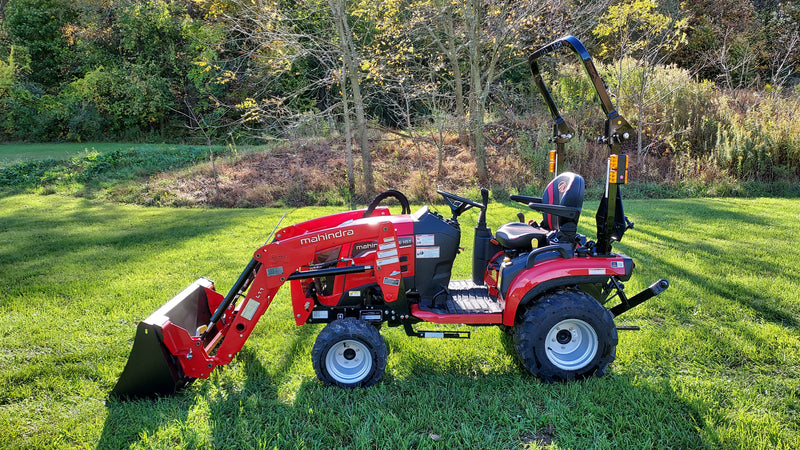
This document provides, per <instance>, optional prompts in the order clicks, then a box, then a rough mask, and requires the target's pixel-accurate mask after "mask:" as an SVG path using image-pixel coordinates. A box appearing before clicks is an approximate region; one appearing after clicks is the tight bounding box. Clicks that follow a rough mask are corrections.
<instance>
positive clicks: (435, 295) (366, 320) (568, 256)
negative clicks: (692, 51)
mask: <svg viewBox="0 0 800 450" xmlns="http://www.w3.org/2000/svg"><path fill="white" fill-rule="evenodd" d="M564 45H566V46H568V47H570V48H571V49H572V50H573V51H574V52H575V53H576V54H577V55H578V56H579V57H580V58H581V60H582V62H583V64H584V66H585V68H586V70H587V72H588V74H589V77H590V78H591V80H592V82H593V84H594V87H595V88H596V90H597V93H598V95H599V97H600V100H601V102H602V105H603V109H604V111H605V113H606V121H605V123H606V125H605V133H604V136H602V137H601V138H600V143H601V144H604V145H606V146H608V148H609V150H610V151H611V156H610V158H609V160H608V177H607V182H606V189H605V192H604V195H603V197H602V199H601V202H600V206H599V208H598V212H597V215H596V219H597V236H596V240H594V241H593V240H589V239H587V237H586V236H583V235H581V234H579V233H578V232H577V224H578V219H579V217H580V214H581V207H582V204H583V197H584V180H583V178H581V177H580V176H579V175H576V174H574V173H562V174H560V175H558V176H556V177H555V178H554V179H553V181H552V182H551V183H550V184H549V185H548V186H547V188H546V189H545V191H544V193H543V195H542V197H541V198H538V197H527V196H522V195H512V196H511V199H512V200H515V201H518V202H520V203H522V204H524V205H526V206H527V207H529V208H531V209H533V210H534V211H538V212H540V213H541V214H542V219H541V221H539V222H538V223H537V222H534V221H530V222H525V220H524V218H523V217H522V214H520V215H519V217H520V221H518V222H512V223H507V224H505V225H503V226H501V227H499V228H498V229H497V230H496V231H495V232H494V233H492V231H491V230H490V229H489V228H488V227H487V226H486V213H487V206H488V203H489V193H488V191H487V190H485V189H484V190H482V192H481V194H482V198H481V200H480V201H479V202H478V201H474V200H471V199H468V198H464V197H461V196H458V195H455V194H452V193H448V192H443V191H439V194H441V195H442V197H443V198H444V200H445V202H446V203H447V205H449V207H450V210H451V214H452V215H451V217H442V215H440V214H438V213H436V212H434V211H432V210H430V209H428V207H423V208H421V209H420V210H418V211H416V212H413V213H412V212H411V209H410V208H409V204H408V200H407V199H406V197H405V196H404V195H403V194H401V193H400V192H397V191H387V192H384V193H382V194H381V195H379V196H378V197H377V198H376V199H375V201H373V202H372V204H370V205H369V207H368V208H366V209H362V210H355V211H346V212H342V213H339V214H334V215H330V216H326V217H320V218H318V219H313V220H309V221H307V222H303V223H298V224H295V225H291V226H289V227H286V228H283V229H280V230H278V231H277V233H275V232H274V231H273V233H274V239H272V240H271V241H270V242H268V243H267V244H265V245H263V246H261V247H260V248H258V249H257V250H256V251H255V253H254V255H253V259H252V260H251V261H250V263H249V264H248V265H247V267H246V268H245V269H244V271H243V272H242V274H241V276H240V277H239V279H238V280H237V281H236V283H235V284H234V285H233V287H232V288H231V289H230V291H229V292H228V294H227V295H225V296H223V295H221V294H220V293H218V292H217V291H216V290H215V289H214V284H213V283H212V282H211V281H209V280H208V279H205V278H201V279H199V280H197V281H195V282H194V283H193V284H192V285H190V286H189V287H187V288H186V289H185V290H184V291H183V292H181V293H180V294H178V295H177V296H176V297H174V298H173V299H172V300H171V301H169V302H168V303H167V304H165V305H164V306H162V307H161V308H159V309H158V310H157V311H156V312H155V313H153V314H152V315H150V316H149V317H148V318H147V319H146V320H144V321H142V322H141V323H139V325H138V329H137V333H136V339H135V341H134V346H133V350H132V352H131V355H130V359H129V361H128V364H127V365H126V367H125V370H124V371H123V373H122V375H121V376H120V379H119V381H118V383H117V385H116V387H115V388H114V390H113V392H112V395H115V396H119V397H142V396H152V395H167V394H172V393H174V392H175V391H176V390H177V389H178V388H180V387H182V386H185V385H186V384H188V383H190V382H192V381H193V380H194V379H196V378H207V377H208V376H209V375H210V374H211V371H212V370H214V368H215V367H217V366H220V365H225V364H228V363H230V362H231V360H232V359H233V357H234V356H235V355H236V354H237V353H238V352H239V351H240V350H241V349H242V347H243V345H244V343H245V341H247V338H248V337H249V336H250V333H251V332H252V331H253V329H254V328H255V326H256V324H257V323H258V320H259V318H261V316H262V315H263V314H264V312H265V311H266V310H267V308H268V307H269V305H270V303H271V302H272V301H273V300H274V298H275V295H276V294H277V292H278V289H279V288H280V287H281V286H282V285H283V284H284V283H286V282H289V284H290V287H291V299H292V309H293V314H294V320H295V322H296V324H297V325H304V324H308V323H325V324H327V325H326V326H325V327H324V328H323V329H322V331H321V332H320V333H319V336H318V337H317V339H316V342H315V343H314V347H313V349H312V352H311V358H312V362H313V366H314V370H315V371H316V373H317V376H318V377H319V379H320V380H322V381H323V382H324V383H327V384H334V385H338V386H341V387H348V388H349V387H356V386H370V385H372V384H374V383H376V382H377V381H378V380H380V379H381V377H382V375H383V372H384V368H385V366H386V357H387V350H386V344H385V343H384V340H383V338H382V337H381V334H380V329H381V325H383V324H386V325H387V326H390V327H395V326H402V327H403V329H404V330H405V332H406V333H407V334H408V335H409V336H412V337H420V338H468V337H469V332H467V331H426V330H423V329H420V325H421V324H424V323H426V322H427V323H434V324H463V325H472V326H486V325H495V326H500V327H502V328H504V329H505V330H506V331H507V332H509V333H510V334H511V335H512V336H513V341H514V345H515V348H516V351H517V353H518V355H519V359H520V361H521V362H522V364H523V365H524V366H525V368H526V369H528V371H530V372H531V373H532V374H533V375H535V376H537V377H539V378H540V379H542V380H545V381H557V380H573V379H581V378H585V377H589V376H593V375H594V376H602V375H603V374H604V373H605V372H606V370H607V368H608V365H609V364H610V363H611V362H612V361H613V360H614V358H615V355H616V346H617V327H616V326H615V324H614V318H615V317H616V316H619V315H620V314H622V313H624V312H625V311H628V310H629V309H631V308H633V307H635V306H636V305H638V304H640V303H642V302H644V301H645V300H647V299H649V298H651V297H653V296H655V295H658V294H659V293H660V292H662V291H663V290H664V289H666V288H667V287H668V283H667V281H666V280H663V279H662V280H659V281H657V282H655V283H654V284H652V285H651V286H650V287H649V288H647V289H645V290H644V291H642V292H640V293H638V294H636V295H634V296H633V297H628V296H626V294H625V293H624V292H623V284H622V283H623V282H624V281H627V280H628V279H629V278H630V277H631V274H632V272H633V268H634V263H633V260H632V259H631V258H629V257H628V256H625V255H623V254H619V253H614V252H613V251H612V249H611V246H612V243H613V242H615V241H619V240H620V239H621V238H622V235H623V234H624V233H625V231H626V230H627V229H629V228H632V227H633V224H632V223H631V222H629V221H628V219H627V217H625V214H624V211H623V208H622V197H621V195H620V185H621V184H624V183H625V182H626V181H627V180H626V179H627V172H626V164H627V163H626V161H627V159H626V157H625V155H622V154H618V150H619V147H620V144H621V143H622V142H623V141H625V140H627V139H628V138H629V137H630V132H631V127H630V126H629V125H628V123H627V122H626V121H625V119H623V118H622V117H621V116H620V115H619V114H618V113H617V111H616V110H615V109H614V108H613V105H612V103H611V100H610V98H609V96H608V93H607V92H606V90H605V88H604V86H603V83H602V80H601V79H600V76H599V75H598V73H597V71H596V69H595V67H594V64H593V63H592V60H591V57H590V56H589V54H588V53H587V52H586V49H585V48H584V46H583V45H582V44H581V42H580V41H579V40H577V39H576V38H574V37H572V36H567V37H565V38H563V39H560V40H557V41H555V42H553V43H551V44H549V45H547V46H545V47H543V48H541V49H539V50H538V51H536V52H534V53H533V55H531V57H530V60H529V61H530V65H531V69H532V72H533V75H534V79H535V82H536V84H537V86H538V88H539V90H540V91H541V93H542V95H543V96H544V98H545V101H546V103H547V105H548V108H549V109H550V112H551V114H552V116H553V118H554V121H555V125H554V127H553V130H554V132H553V137H552V141H553V142H554V143H555V144H556V149H555V150H554V151H552V152H551V172H553V173H557V162H558V153H559V151H560V150H562V151H563V149H564V144H565V143H566V142H567V141H568V140H569V139H570V138H571V137H572V133H573V131H572V129H571V128H570V127H569V126H568V125H567V124H566V122H564V119H563V118H562V117H561V115H560V114H559V112H558V109H557V108H556V106H555V103H554V102H553V99H552V97H551V96H550V93H549V91H548V90H547V88H546V86H545V85H544V83H543V81H542V77H541V75H540V73H539V67H538V65H537V59H538V58H539V57H541V56H542V55H544V54H546V53H549V52H551V51H553V50H556V49H558V48H560V47H562V46H564ZM388 197H394V198H395V199H397V200H398V201H399V202H400V204H401V205H402V212H401V214H395V215H393V214H391V213H390V211H389V209H387V208H386V207H382V206H380V203H381V201H382V200H384V199H386V198H388ZM470 208H478V209H480V214H479V220H478V224H477V226H476V227H475V231H474V233H475V239H474V248H473V255H472V279H470V280H457V281H456V280H451V271H452V267H453V261H454V260H455V258H456V255H457V254H458V253H459V245H460V242H461V227H460V224H459V222H458V218H459V215H461V214H462V213H463V212H464V211H466V210H468V209H470ZM276 228H277V227H276ZM609 304H613V305H614V306H612V307H609V306H608V305H609ZM443 329H447V327H444V328H443Z"/></svg>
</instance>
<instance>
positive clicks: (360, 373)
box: [311, 317, 386, 388]
mask: <svg viewBox="0 0 800 450" xmlns="http://www.w3.org/2000/svg"><path fill="white" fill-rule="evenodd" d="M311 362H312V364H313V365H314V371H315V372H316V373H317V378H319V379H320V380H321V381H322V382H323V383H325V384H333V385H336V386H339V387H343V388H355V387H368V386H372V385H373V384H375V383H377V382H378V381H379V380H380V379H381V377H383V371H384V370H385V369H386V343H385V342H384V340H383V337H382V336H381V334H380V332H378V330H377V329H375V327H374V326H372V325H370V324H369V323H368V322H365V321H363V320H358V319H355V318H352V317H348V318H345V319H337V320H334V321H333V322H331V323H329V324H328V325H326V326H325V328H323V329H322V331H320V333H319V336H317V340H316V341H315V342H314V347H313V348H312V350H311Z"/></svg>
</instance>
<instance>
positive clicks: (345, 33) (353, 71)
mask: <svg viewBox="0 0 800 450" xmlns="http://www.w3.org/2000/svg"><path fill="white" fill-rule="evenodd" d="M328 4H329V5H330V8H331V12H332V13H333V20H334V23H335V25H336V32H337V34H338V35H339V48H340V49H341V51H342V61H343V62H344V67H345V69H346V73H345V74H342V76H343V77H347V78H349V80H350V91H351V92H352V95H353V108H354V109H355V113H356V135H357V137H358V145H359V147H360V148H361V163H362V165H363V173H364V194H365V195H366V196H367V197H370V196H372V194H373V193H374V192H375V181H374V179H373V175H372V155H371V154H370V149H369V141H368V139H367V117H366V114H365V112H364V97H363V95H362V94H361V79H360V78H361V77H360V74H359V63H358V61H357V60H358V54H357V53H356V50H355V44H354V43H353V33H352V32H351V31H350V25H349V24H348V23H347V11H346V10H345V4H344V0H328ZM342 95H345V94H344V92H343V93H342Z"/></svg>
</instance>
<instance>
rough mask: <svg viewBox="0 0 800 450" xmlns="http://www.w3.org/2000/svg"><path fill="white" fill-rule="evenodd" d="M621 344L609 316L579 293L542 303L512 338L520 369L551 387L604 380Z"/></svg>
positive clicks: (559, 294) (551, 296)
mask: <svg viewBox="0 0 800 450" xmlns="http://www.w3.org/2000/svg"><path fill="white" fill-rule="evenodd" d="M617 341H618V339H617V328H616V326H615V325H614V317H613V315H612V314H611V312H610V311H609V310H607V309H606V308H604V307H603V306H602V305H601V304H600V303H598V302H597V300H595V299H594V297H592V296H590V295H589V294H586V293H585V292H582V291H577V290H562V291H557V292H553V293H550V294H547V295H545V296H543V297H542V298H540V299H538V300H537V301H536V302H535V303H534V304H533V305H532V306H531V307H530V308H528V310H527V311H525V313H524V314H523V315H522V317H521V318H520V320H519V322H518V323H517V325H516V327H515V332H514V347H515V348H516V350H517V354H518V355H519V359H520V361H521V362H522V365H523V366H525V368H526V369H528V371H529V372H530V373H532V374H533V375H535V376H537V377H539V378H541V379H542V380H544V381H547V382H553V381H561V380H575V379H583V378H586V377H589V376H592V375H594V376H597V377H600V376H603V375H604V374H605V372H606V370H607V369H608V365H609V364H611V362H612V361H613V360H614V358H615V357H616V354H617Z"/></svg>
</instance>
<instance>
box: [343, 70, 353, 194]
mask: <svg viewBox="0 0 800 450" xmlns="http://www.w3.org/2000/svg"><path fill="white" fill-rule="evenodd" d="M341 83H342V109H343V110H344V154H345V158H347V197H348V199H347V203H348V205H349V206H350V209H355V207H356V206H355V198H356V179H355V164H354V163H353V128H352V125H351V123H350V105H349V104H348V99H347V77H344V76H343V77H342V81H341Z"/></svg>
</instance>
